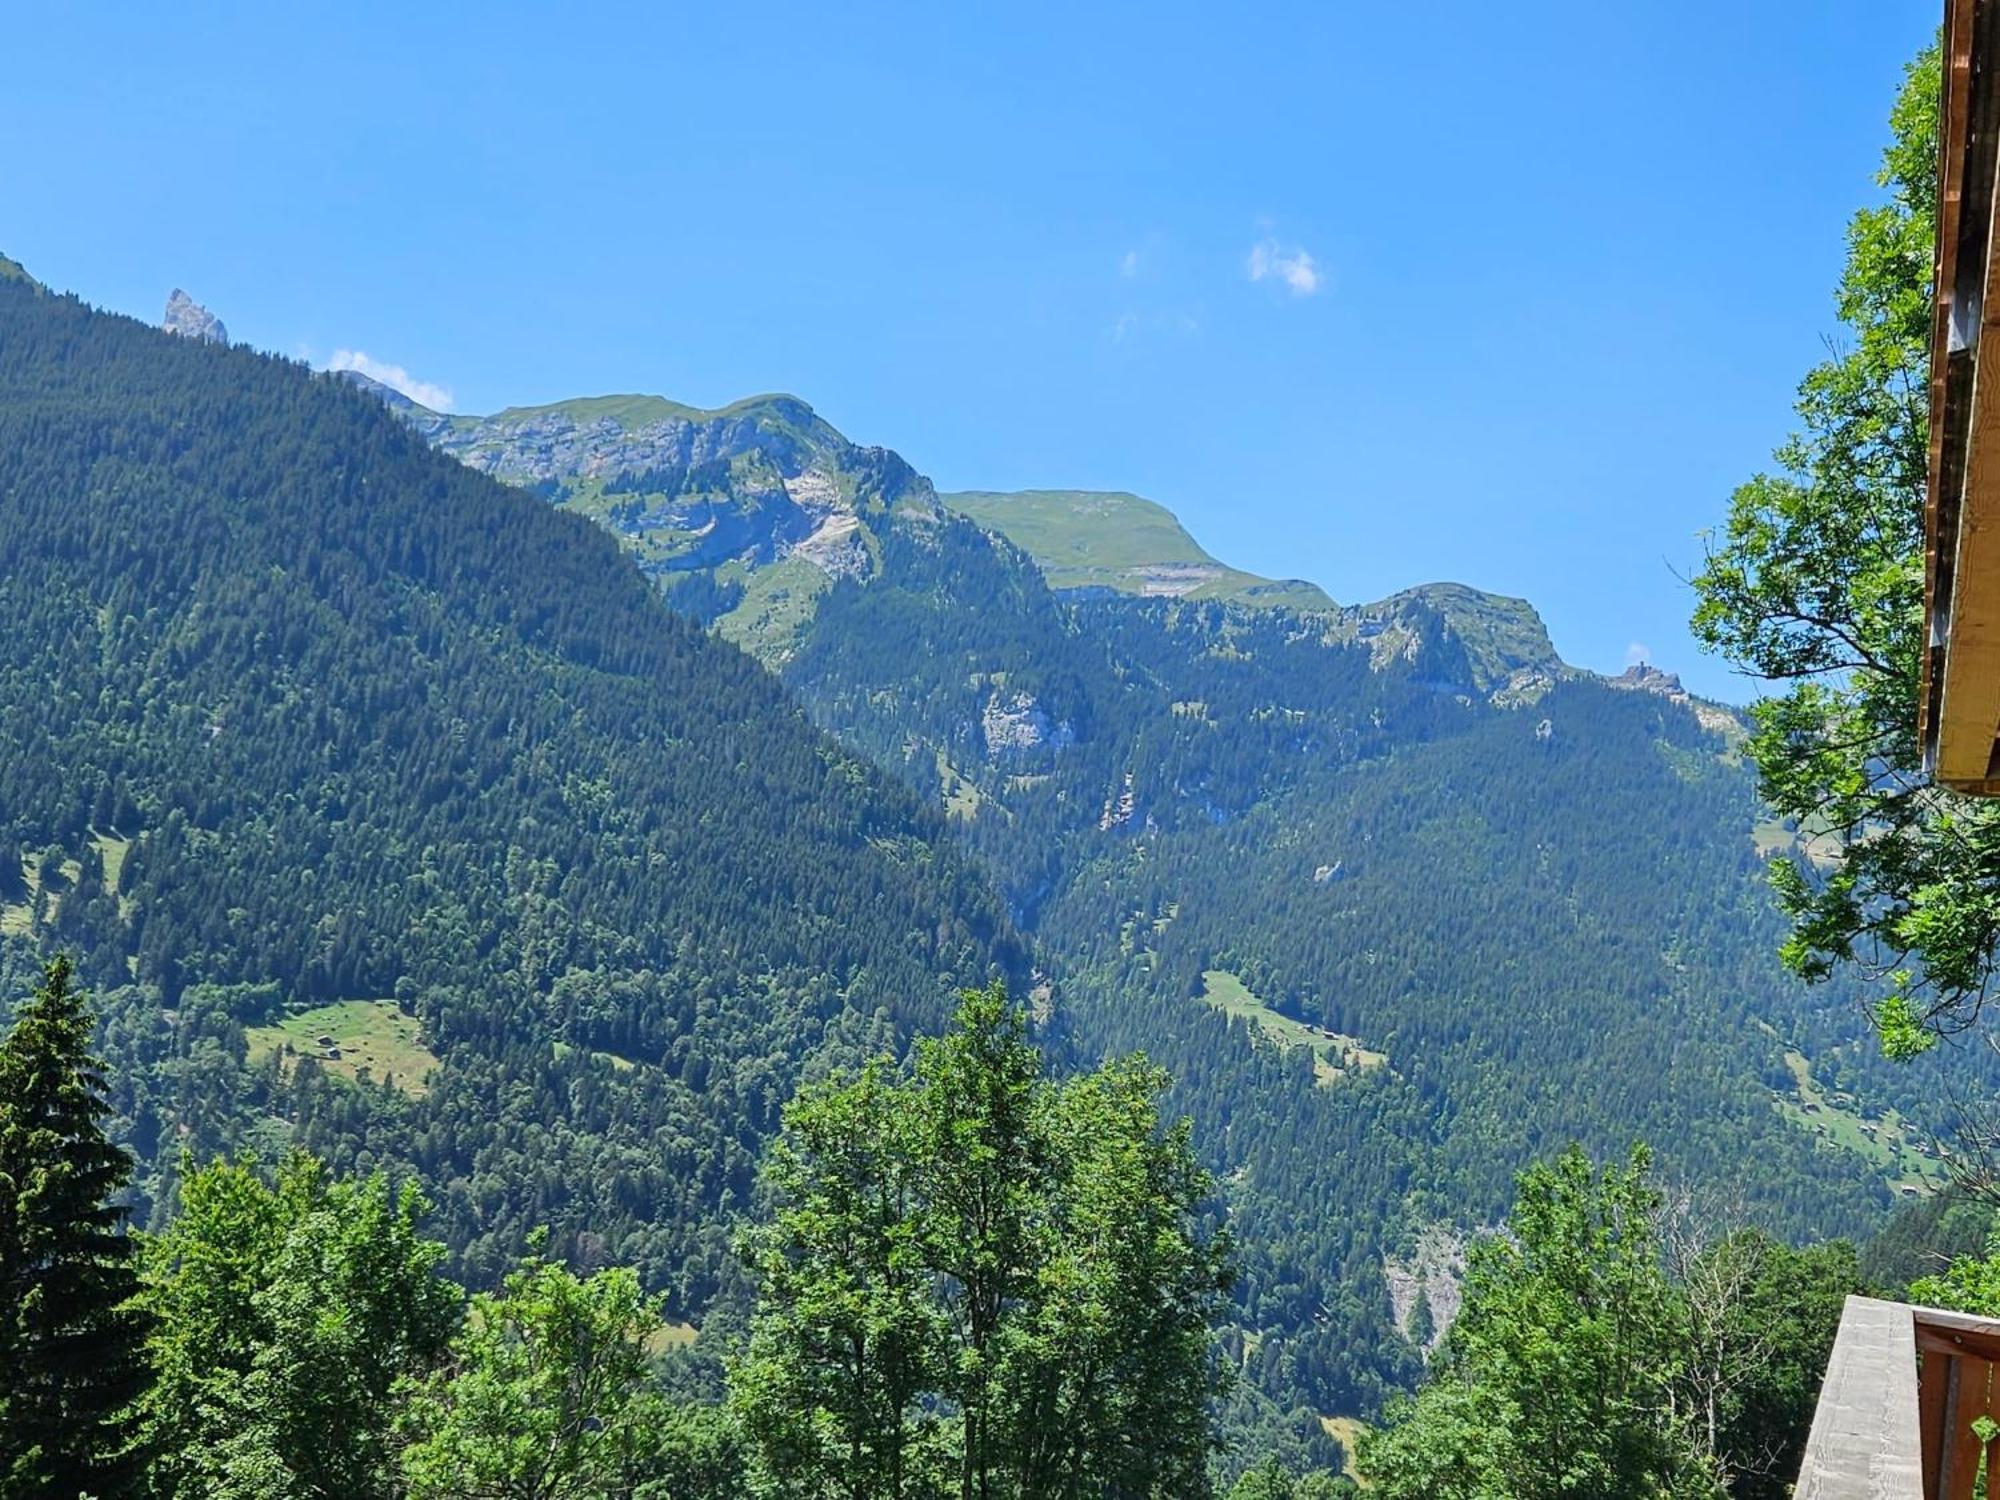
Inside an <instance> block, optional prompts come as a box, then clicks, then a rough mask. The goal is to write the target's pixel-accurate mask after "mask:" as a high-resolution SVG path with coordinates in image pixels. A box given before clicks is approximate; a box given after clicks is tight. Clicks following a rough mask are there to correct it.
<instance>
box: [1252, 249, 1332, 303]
mask: <svg viewBox="0 0 2000 1500" xmlns="http://www.w3.org/2000/svg"><path fill="white" fill-rule="evenodd" d="M1244 268H1245V269H1246V270H1247V271H1249V273H1250V279H1251V280H1252V281H1282V282H1283V283H1284V284H1285V285H1286V286H1288V287H1290V288H1291V291H1292V295H1293V296H1294V297H1310V296H1311V295H1312V294H1313V293H1314V292H1316V291H1318V290H1319V289H1320V288H1321V287H1322V286H1324V285H1325V284H1326V273H1325V272H1323V271H1321V270H1320V268H1319V266H1318V264H1317V263H1316V262H1315V261H1314V260H1313V258H1312V254H1311V252H1310V251H1308V250H1306V249H1305V248H1304V247H1303V246H1300V245H1283V244H1280V243H1279V242H1278V241H1277V240H1274V239H1264V240H1259V241H1258V242H1257V243H1256V244H1254V245H1252V246H1251V247H1250V257H1249V259H1248V260H1247V261H1246V262H1245V267H1244Z"/></svg>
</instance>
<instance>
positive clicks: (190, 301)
mask: <svg viewBox="0 0 2000 1500" xmlns="http://www.w3.org/2000/svg"><path fill="white" fill-rule="evenodd" d="M160 326H161V327H162V328H164V329H166V331H167V332H168V333H178V334H180V335H181V336H182V337H183V338H190V339H200V340H201V341H202V342H203V343H206V344H226V343H228V342H229V330H228V329H227V328H225V327H223V326H222V319H220V318H218V317H217V316H216V315H215V314H214V313H212V312H210V311H209V310H208V309H207V308H205V307H203V306H202V305H201V304H200V303H199V302H197V301H195V300H194V298H192V297H190V296H189V295H188V294H187V293H186V292H184V291H182V290H181V289H180V288H179V287H175V288H174V290H173V295H172V296H170V297H168V298H167V311H166V315H165V316H164V317H163V318H161V319H160Z"/></svg>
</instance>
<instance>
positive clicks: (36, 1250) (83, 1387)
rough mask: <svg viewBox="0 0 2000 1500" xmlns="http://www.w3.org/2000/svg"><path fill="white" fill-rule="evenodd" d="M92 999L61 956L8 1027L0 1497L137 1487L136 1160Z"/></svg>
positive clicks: (3, 1053) (2, 1137)
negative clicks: (119, 1127) (123, 1136)
mask: <svg viewBox="0 0 2000 1500" xmlns="http://www.w3.org/2000/svg"><path fill="white" fill-rule="evenodd" d="M89 1049H90V1013H89V1011H88V1009H87V1008H86V1007H85V1005H84V1000H83V996H82V994H81V993H80V992H79V991H78V990H77V989H76V988H75V987H74V986H73V985H72V983H71V975H70V966H69V961H68V960H67V959H64V958H57V959H56V960H55V961H54V962H52V963H51V964H49V966H48V968H47V969H46V970H44V972H43V975H42V983H41V986H40V988H39V989H37V990H36V992H35V995H34V998H33V999H31V1000H30V1001H29V1002H28V1003H27V1004H26V1005H25V1006H24V1007H23V1008H22V1010H21V1012H20V1015H19V1016H18V1018H17V1019H16V1020H15V1023H14V1027H13V1030H12V1031H11V1032H10V1033H9V1034H8V1035H7V1037H6V1039H5V1040H4V1041H0V1500H16V1497H20V1500H26V1497H27V1496H30V1495H36V1496H43V1495H77V1494H85V1493H87V1494H91V1495H94V1496H97V1497H100V1500H103V1497H110V1496H116V1495H120V1494H125V1493H129V1492H131V1491H132V1490H133V1488H134V1485H135V1477H134V1476H135V1470H136V1467H137V1466H136V1463H135V1462H134V1460H133V1457H132V1455H131V1453H130V1444H129V1443H128V1442H127V1441H126V1439H125V1435H124V1424H123V1413H124V1412H125V1410H126V1409H127V1407H128V1406H129V1404H130V1402H131V1399H132V1397H133V1396H134V1395H135V1394H136V1392H137V1390H138V1388H139V1386H140V1384H141V1383H142V1380H143V1371H144V1365H143V1363H142V1360H141V1355H140V1345H141V1334H142V1327H141V1322H140V1319H139V1316H138V1315H137V1314H136V1313H135V1312H134V1311H133V1310H132V1308H131V1306H130V1303H131V1299H132V1295H133V1293H134V1291H135V1290H136V1288H137V1277H136V1274H135V1272H134V1269H133V1263H132V1254H133V1242H132V1241H131V1239H130V1238H128V1237H127V1235H126V1234H125V1233H124V1226H123V1223H122V1219H123V1217H124V1210H123V1209H122V1208H120V1207H119V1206H118V1205H117V1203H116V1202H115V1201H114V1200H115V1197H116V1195H117V1193H118V1191H119V1189H120V1188H122V1187H123V1186H124V1184H125V1180H126V1178H127V1177H128V1176H129V1175H130V1174H131V1162H130V1159H129V1158H128V1157H127V1156H126V1155H125V1153H124V1152H123V1151H121V1150H119V1149H118V1147H116V1146H114V1145H113V1144H112V1143H111V1141H110V1140H109V1139H108V1138H107V1137H106V1136H105V1134H104V1129H103V1125H102V1120H103V1117H104V1115H105V1114H106V1113H107V1112H108V1109H109V1106H108V1105H107V1104H106V1103H105V1100H104V1080H103V1076H102V1074H101V1072H100V1071H99V1067H98V1064H97V1062H96V1060H95V1059H93V1058H92V1057H91V1055H90V1050H89Z"/></svg>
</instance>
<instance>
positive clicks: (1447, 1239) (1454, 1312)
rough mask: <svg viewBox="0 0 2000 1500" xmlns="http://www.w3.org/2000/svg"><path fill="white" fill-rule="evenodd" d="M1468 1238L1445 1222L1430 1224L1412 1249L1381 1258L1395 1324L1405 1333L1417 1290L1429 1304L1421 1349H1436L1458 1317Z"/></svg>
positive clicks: (1463, 1286)
mask: <svg viewBox="0 0 2000 1500" xmlns="http://www.w3.org/2000/svg"><path fill="white" fill-rule="evenodd" d="M1469 1248H1470V1241H1469V1240H1468V1239H1467V1237H1466V1236H1465V1235H1464V1234H1462V1233H1460V1232H1459V1231H1457V1230H1455V1229H1453V1228H1452V1227H1451V1226H1449V1225H1447V1224H1432V1225H1430V1226H1429V1227H1428V1228H1426V1229H1425V1230H1424V1232H1423V1233H1422V1234H1421V1235H1419V1236H1418V1238H1417V1246H1416V1250H1415V1252H1414V1253H1413V1254H1412V1255H1411V1256H1410V1258H1409V1259H1408V1260H1407V1261H1405V1260H1399V1259H1397V1258H1396V1257H1395V1256H1393V1255H1385V1256H1384V1257H1383V1258H1382V1278H1383V1280H1385V1281H1386V1282H1388V1284H1389V1306H1390V1309H1391V1311H1392V1312H1393V1313H1394V1315H1395V1319H1396V1327H1397V1328H1398V1329H1400V1330H1402V1332H1403V1333H1404V1336H1405V1337H1408V1335H1409V1331H1410V1314H1411V1313H1412V1312H1414V1311H1415V1310H1416V1305H1417V1293H1418V1292H1420V1291H1421V1292H1422V1293H1423V1294H1424V1298H1425V1300H1426V1301H1428V1302H1429V1303H1430V1308H1431V1334H1430V1339H1429V1341H1428V1342H1427V1343H1426V1344H1425V1345H1424V1353H1426V1354H1429V1353H1430V1352H1431V1351H1432V1350H1434V1349H1436V1348H1437V1346H1438V1344H1439V1343H1440V1342H1441V1341H1442V1340H1443V1338H1444V1336H1445V1334H1446V1333H1447V1332H1448V1331H1449V1330H1450V1328H1451V1325H1452V1321H1453V1320H1454V1319H1455V1318H1457V1317H1458V1309H1459V1304H1460V1303H1461V1302H1462V1301H1463V1300H1464V1288H1465V1258H1466V1251H1467V1250H1468V1249H1469Z"/></svg>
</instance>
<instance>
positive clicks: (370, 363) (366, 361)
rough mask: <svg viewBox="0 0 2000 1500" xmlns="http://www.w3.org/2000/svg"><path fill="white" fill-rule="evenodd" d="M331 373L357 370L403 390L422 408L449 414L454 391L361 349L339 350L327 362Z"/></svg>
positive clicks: (391, 387) (371, 378) (391, 386)
mask: <svg viewBox="0 0 2000 1500" xmlns="http://www.w3.org/2000/svg"><path fill="white" fill-rule="evenodd" d="M326 367H327V368H328V369H329V370H354V371H357V372H359V373H360V374H363V375H366V376H367V377H368V378H369V379H370V380H379V381H381V382H382V384H384V385H386V386H388V387H389V388H390V389H392V390H398V391H401V392H402V393H403V394H404V395H405V396H408V397H409V398H410V399H411V400H412V401H415V402H416V403H418V404H419V405H420V406H428V407H429V408H430V409H431V410H432V411H450V410H451V407H452V400H451V392H450V391H449V390H447V389H446V388H445V387H444V386H441V385H432V384H431V383H430V382H429V381H428V380H419V379H417V378H416V376H414V375H412V374H411V373H410V372H409V371H408V370H406V369H404V368H403V367H402V366H401V365H392V364H390V363H388V362H387V361H386V360H380V359H375V358H372V357H371V356H370V355H368V354H366V353H364V352H363V351H362V350H359V349H336V350H334V351H333V358H332V359H330V360H328V361H327V365H326Z"/></svg>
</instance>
